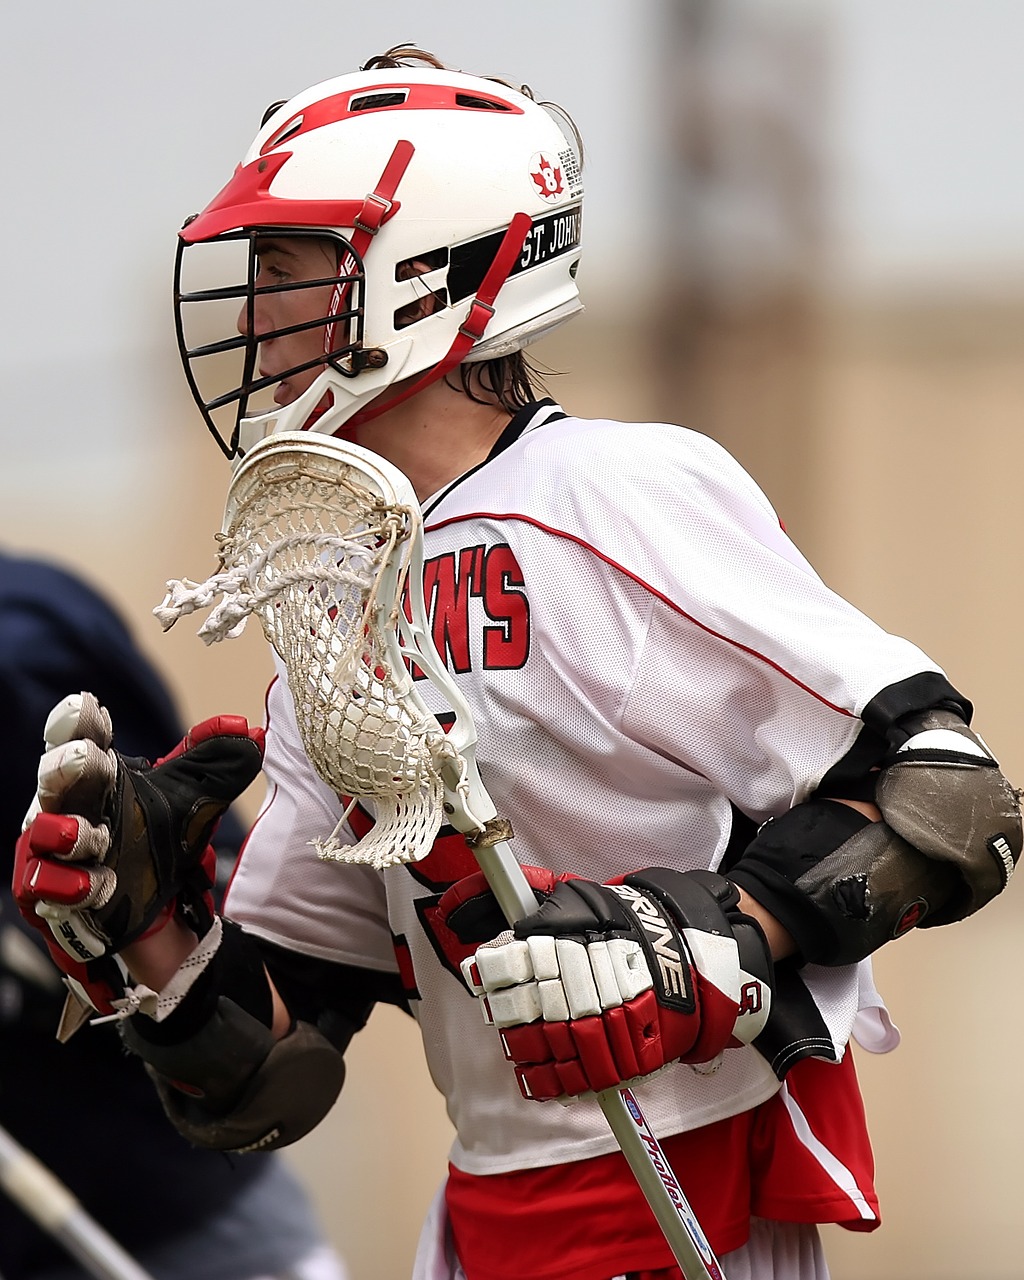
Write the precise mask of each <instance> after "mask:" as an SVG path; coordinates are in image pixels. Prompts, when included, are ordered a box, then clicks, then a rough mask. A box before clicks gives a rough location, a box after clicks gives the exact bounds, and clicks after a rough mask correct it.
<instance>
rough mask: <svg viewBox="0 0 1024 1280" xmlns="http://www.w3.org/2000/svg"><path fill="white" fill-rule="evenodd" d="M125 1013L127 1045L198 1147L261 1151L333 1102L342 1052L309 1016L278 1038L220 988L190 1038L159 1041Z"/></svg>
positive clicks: (291, 1135) (308, 1124) (315, 1119)
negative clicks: (144, 1035)
mask: <svg viewBox="0 0 1024 1280" xmlns="http://www.w3.org/2000/svg"><path fill="white" fill-rule="evenodd" d="M134 1021H135V1019H129V1020H128V1022H127V1023H126V1024H125V1026H124V1027H123V1029H122V1037H123V1039H124V1042H125V1044H126V1046H127V1047H128V1048H129V1049H130V1050H131V1051H132V1052H133V1053H136V1054H138V1055H139V1057H141V1058H142V1059H143V1060H144V1061H145V1064H146V1069H147V1071H148V1072H149V1074H150V1076H151V1077H152V1079H153V1081H154V1082H155V1084H156V1087H157V1092H158V1094H159V1095H160V1100H161V1102H162V1103H163V1106H164V1110H165V1111H166V1112H167V1115H168V1116H169V1118H170V1120H171V1122H172V1123H173V1124H174V1126H175V1128H176V1129H177V1130H178V1132H179V1133H181V1134H182V1136H183V1137H185V1138H187V1139H188V1140H189V1142H192V1143H193V1144H195V1145H196V1146H199V1147H212V1148H214V1149H215V1150H220V1151H238V1152H244V1151H267V1150H272V1149H273V1148H275V1147H284V1146H287V1145H288V1144H289V1143H292V1142H296V1141H297V1140H298V1139H299V1138H301V1137H304V1136H305V1135H306V1134H307V1133H309V1131H310V1130H311V1129H313V1128H315V1127H316V1125H318V1124H319V1123H320V1121H321V1120H322V1119H323V1118H324V1116H325V1115H326V1114H327V1112H328V1111H329V1110H330V1109H331V1107H332V1106H333V1105H334V1103H335V1101H336V1099H337V1097H338V1094H339V1093H340V1092H341V1086H342V1084H343V1083H344V1080H345V1060H344V1057H343V1056H342V1054H341V1053H340V1052H339V1051H338V1050H337V1049H336V1048H335V1047H334V1045H332V1044H331V1042H330V1041H329V1040H328V1039H327V1038H326V1037H325V1036H324V1035H322V1034H321V1033H320V1032H319V1031H318V1030H317V1029H316V1027H314V1026H312V1025H310V1024H309V1023H307V1022H297V1023H296V1024H295V1026H294V1027H293V1028H292V1030H291V1031H290V1032H289V1033H288V1035H287V1036H285V1037H284V1039H283V1040H277V1041H275V1040H274V1038H273V1036H272V1035H271V1033H270V1032H269V1031H268V1029H267V1028H266V1027H265V1026H264V1025H263V1023H261V1022H260V1021H259V1020H258V1019H256V1018H254V1017H252V1015H251V1014H248V1013H246V1012H245V1010H244V1009H240V1008H239V1007H238V1005H237V1004H235V1003H234V1001H232V1000H229V999H228V998H227V997H225V996H222V997H221V998H220V999H219V1001H218V1002H217V1009H216V1012H215V1013H214V1016H213V1017H212V1018H211V1019H210V1020H209V1022H208V1023H207V1024H206V1025H205V1026H204V1027H203V1028H202V1030H201V1031H199V1032H198V1033H197V1034H196V1035H194V1036H192V1037H191V1038H190V1039H188V1040H185V1041H183V1042H181V1043H178V1044H166V1045H158V1044H153V1043H152V1042H151V1041H148V1040H144V1039H142V1038H141V1037H140V1036H138V1035H137V1034H136V1033H134V1031H133V1028H132V1023H133V1022H134Z"/></svg>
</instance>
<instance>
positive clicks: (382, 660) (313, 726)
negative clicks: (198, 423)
mask: <svg viewBox="0 0 1024 1280" xmlns="http://www.w3.org/2000/svg"><path fill="white" fill-rule="evenodd" d="M219 540H220V544H221V545H220V569H219V570H218V571H217V572H216V573H214V574H213V576H212V577H211V578H209V579H208V580H207V581H206V582H205V583H194V582H189V581H188V580H187V579H186V580H181V581H173V582H169V583H168V595H167V597H166V598H165V600H164V602H163V604H162V605H161V606H159V607H158V608H157V609H154V611H153V612H154V613H155V614H156V616H157V617H158V618H159V619H160V620H161V622H162V623H163V625H164V628H165V629H166V628H167V627H169V626H171V625H172V624H173V623H174V622H175V621H176V620H177V619H178V618H179V617H181V616H182V615H184V614H188V613H191V612H193V611H194V610H195V609H201V608H209V609H210V612H209V614H208V615H207V618H206V621H205V622H204V623H203V625H202V627H201V628H200V630H199V635H200V636H201V637H202V638H203V640H205V641H206V643H208V644H209V643H212V642H214V641H216V640H220V639H223V638H225V637H230V636H235V635H238V634H239V633H240V632H241V630H242V629H243V627H244V626H245V623H246V620H247V618H248V617H249V616H250V614H256V615H257V616H258V618H259V620H260V622H261V624H262V626H263V630H264V633H265V635H266V637H267V639H268V640H269V641H270V643H271V644H272V645H273V647H274V648H275V649H276V650H277V653H278V654H279V656H280V657H281V659H282V661H283V662H284V664H285V667H286V669H287V673H288V685H289V688H290V690H291V693H292V697H293V699H294V703H295V713H296V718H297V721H298V727H299V732H300V734H301V736H302V742H303V746H304V748H305V751H306V754H307V755H308V756H309V759H310V761H311V763H312V765H313V767H314V768H315V769H316V771H317V773H318V774H319V775H320V777H321V778H322V779H323V780H324V782H326V783H327V785H328V786H329V787H331V789H332V790H333V791H334V792H335V793H336V794H338V795H342V796H349V797H351V798H352V803H353V804H354V803H355V800H356V799H357V798H360V799H369V800H371V801H372V804H373V809H374V813H375V816H376V823H375V825H374V826H373V828H372V829H371V830H370V831H369V833H368V834H367V835H366V836H364V837H363V839H362V840H360V841H359V842H358V843H357V844H355V845H349V844H346V843H343V841H342V840H341V838H340V829H341V824H340V823H339V826H338V828H336V829H335V831H334V832H333V833H331V834H330V835H329V836H328V837H327V838H326V839H325V840H322V841H319V842H317V850H318V852H319V854H320V856H321V857H322V858H325V859H335V860H338V861H345V862H362V863H368V864H369V865H371V866H374V867H377V868H378V869H384V868H385V867H388V866H391V865H393V864H395V863H398V862H412V861H416V860H418V859H420V858H422V857H424V856H426V854H427V853H429V851H430V848H431V845H432V844H433V841H434V838H435V836H436V835H437V832H438V830H439V828H440V826H441V823H442V821H443V820H447V822H449V823H450V824H451V825H452V826H453V827H454V828H455V829H456V830H458V831H460V832H461V833H462V834H463V835H465V837H466V840H467V843H468V844H469V846H470V848H471V849H472V850H473V853H474V855H475V856H476V859H477V862H478V863H479V865H480V868H481V870H482V871H483V873H484V875H485V877H486V878H487V881H488V884H489V885H490V888H491V890H492V892H493V893H494V895H495V897H496V898H497V900H498V903H499V905H500V907H501V909H502V911H503V912H504V913H505V916H506V918H507V919H508V921H509V923H510V924H511V923H514V922H515V921H516V920H518V919H520V918H522V917H523V916H524V915H527V914H530V913H532V912H533V911H535V910H536V905H537V904H536V899H535V898H534V895H533V890H532V889H531V888H530V886H529V883H528V882H527V879H526V877H525V875H524V874H523V871H522V869H521V868H520V866H519V863H518V862H517V861H516V859H515V857H514V856H513V854H512V851H511V849H510V848H509V845H508V840H509V838H510V837H511V835H512V830H511V826H510V824H509V823H508V822H507V821H506V820H505V819H502V818H499V817H498V815H497V812H496V809H495V807H494V804H493V802H492V801H491V798H490V796H489V795H488V793H487V791H486V790H485V788H484V785H483V782H482V780H481V778H480V773H479V770H478V768H477V764H476V741H477V739H476V729H475V726H474V724H473V718H472V715H471V713H470V710H469V707H468V705H467V704H466V702H465V699H464V698H463V697H462V695H461V694H460V692H459V690H458V688H457V687H456V685H455V684H454V683H453V681H452V679H451V676H450V675H449V673H448V671H447V670H446V668H445V667H444V665H443V663H442V662H441V659H440V657H439V655H438V653H437V650H436V649H435V647H434V643H433V639H432V637H431V633H430V626H429V622H428V620H427V615H426V608H425V605H424V600H423V531H422V521H421V516H420V508H419V504H418V502H417V500H416V495H415V493H414V492H413V489H412V485H411V484H410V482H409V480H408V479H407V478H406V476H405V475H403V473H402V472H401V471H399V470H398V469H397V468H396V467H394V466H392V465H391V464H390V463H388V462H387V461H385V460H384V459H383V458H380V457H378V456H377V455H376V454H373V453H370V452H369V451H368V450H365V449H361V448H359V447H358V446H356V445H352V444H348V443H345V442H342V441H340V440H337V439H335V438H333V437H330V436H319V435H310V434H307V433H304V432H283V433H281V434H279V435H273V436H269V437H268V438H267V439H265V440H263V441H261V442H260V443H259V444H257V445H256V446H255V447H254V448H253V449H252V450H250V451H249V452H248V453H247V454H246V455H245V457H244V459H243V460H242V462H241V463H240V465H239V466H238V469H237V470H236V472H235V474H234V477H233V479H232V482H231V486H230V489H229V491H228V497H227V503H226V506H225V513H224V526H223V531H222V533H221V534H220V535H219ZM218 597H219V599H218ZM403 599H404V608H403ZM413 666H414V667H416V668H419V670H420V671H421V672H422V673H423V675H424V676H425V677H426V678H427V679H428V680H429V681H430V682H431V684H433V685H434V687H435V688H436V689H438V690H439V691H440V692H441V693H442V694H443V695H444V697H445V698H446V700H447V702H448V704H449V706H450V707H451V709H452V711H453V712H454V713H455V721H454V723H453V724H452V726H451V728H450V729H449V731H448V733H445V732H444V730H442V728H441V726H440V724H439V723H438V721H437V719H436V718H435V716H434V715H433V713H432V712H431V711H430V710H429V709H428V708H427V706H426V705H425V703H424V702H423V700H422V699H421V697H420V695H419V694H418V692H417V690H416V687H415V684H414V682H413V678H412V675H411V672H410V668H411V667H413ZM347 812H348V811H346V815H347ZM342 821H344V819H343V820H342ZM597 1098H598V1102H599V1104H600V1106H601V1109H602V1111H603V1112H604V1115H605V1117H606V1118H607V1120H608V1123H609V1125H610V1127H611V1129H612V1132H613V1133H614V1135H615V1138H616V1139H617V1141H618V1143H619V1146H620V1147H621V1148H622V1151H623V1154H624V1155H625V1157H626V1159H627V1161H628V1162H629V1164H630V1167H631V1168H632V1170H633V1173H634V1175H635V1176H636V1179H637V1182H638V1183H639V1185H640V1187H641V1190H642V1191H643V1193H644V1195H645V1196H646V1198H647V1201H648V1203H649V1204H650V1206H651V1208H652V1210H653V1211H654V1214H655V1216H656V1218H657V1220H658V1222H659V1224H660V1226H661V1229H662V1231H663V1232H664V1235H665V1238H666V1240H667V1241H668V1243H669V1245H670V1247H671V1249H672V1252H673V1254H674V1255H675V1258H676V1260H677V1262H678V1264H679V1266H680V1268H681V1270H682V1272H683V1274H684V1276H685V1277H686V1280H708V1278H709V1277H710V1278H712V1280H724V1278H723V1274H722V1270H721V1268H720V1266H719V1264H718V1262H717V1260H716V1259H715V1255H714V1253H713V1252H712V1250H711V1246H710V1245H709V1243H708V1241H707V1239H706V1238H705V1235H704V1232H703V1231H702V1229H701V1227H700V1225H699V1223H698V1222H697V1219H696V1217H695V1216H694V1214H693V1211H692V1210H691V1208H690V1206H689V1204H688V1202H687V1200H686V1197H685V1195H684V1194H683V1191H682V1188H681V1187H680V1186H679V1183H678V1181H677V1180H676V1178H675V1175H674V1174H673V1173H672V1170H671V1167H670V1165H669V1163H668V1160H667V1159H666V1158H665V1155H664V1152H663V1151H662V1149H661V1146H660V1144H659V1143H658V1140H657V1138H656V1137H655V1135H654V1134H653V1132H652V1131H651V1129H650V1127H649V1126H648V1124H647V1121H646V1120H645V1118H644V1116H643V1113H642V1111H641V1109H640V1107H639V1105H638V1103H637V1100H636V1098H635V1096H634V1094H633V1093H632V1091H631V1090H630V1089H629V1088H627V1087H621V1088H612V1089H607V1090H604V1091H603V1092H601V1093H599V1094H597Z"/></svg>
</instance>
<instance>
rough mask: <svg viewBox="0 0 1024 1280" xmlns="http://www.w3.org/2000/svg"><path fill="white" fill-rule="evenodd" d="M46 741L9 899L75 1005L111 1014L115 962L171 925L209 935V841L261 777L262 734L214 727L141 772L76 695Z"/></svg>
mask: <svg viewBox="0 0 1024 1280" xmlns="http://www.w3.org/2000/svg"><path fill="white" fill-rule="evenodd" d="M45 737H46V745H47V747H48V750H47V751H46V752H45V754H44V755H43V756H42V758H41V759H40V762H39V788H38V791H37V792H36V797H35V799H34V801H33V803H32V806H31V807H30V809H29V811H28V814H27V815H26V818H25V824H24V828H23V830H22V834H21V836H20V838H19V840H18V843H17V846H16V850H15V862H14V876H13V882H12V890H13V893H14V896H15V899H16V900H17V903H18V907H19V909H20V911H21V914H22V915H23V916H24V918H25V919H26V920H27V921H28V922H29V923H30V924H31V925H33V926H34V927H35V928H37V929H39V930H40V932H41V933H42V934H43V936H44V937H45V938H46V942H47V946H48V948H49V951H50V954H51V956H52V957H53V959H54V961H55V962H56V964H57V965H58V967H59V968H61V969H62V970H63V971H64V973H65V974H66V975H67V976H68V977H69V978H71V979H73V980H74V981H73V986H74V987H75V989H80V990H78V994H80V995H82V996H83V997H84V998H86V999H88V1000H89V1002H90V1003H91V1004H92V1005H93V1007H94V1008H96V1009H98V1010H99V1011H100V1012H102V1013H109V1012H110V1011H111V1004H110V1002H111V1000H112V999H113V998H114V996H120V995H121V994H122V992H123V988H124V981H123V977H122V975H121V971H120V969H119V967H118V966H117V963H116V962H115V960H114V959H113V956H114V954H115V953H116V952H118V951H120V950H122V949H123V948H124V947H125V946H127V945H128V944H129V943H131V942H135V941H137V940H138V939H140V938H142V937H144V936H146V935H147V934H149V933H153V932H156V930H157V929H159V928H161V927H162V926H163V925H164V924H166V923H167V921H168V920H169V919H170V918H171V916H172V915H174V914H177V915H179V916H180V917H182V918H183V919H184V920H185V921H186V922H187V923H188V924H189V926H190V927H191V928H192V929H194V930H195V932H196V933H197V934H199V935H200V936H202V935H203V934H204V933H205V932H206V931H207V930H208V929H209V927H210V924H211V923H212V921H213V898H212V893H211V890H212V888H213V884H214V875H215V856H214V853H213V850H212V848H211V847H210V837H211V836H212V834H213V831H214V830H215V828H216V826H217V823H218V822H219V820H220V818H221V816H222V814H223V813H224V811H225V810H226V809H227V808H228V806H229V805H230V804H231V803H232V802H233V801H234V800H235V799H237V797H238V796H239V795H241V793H242V792H243V791H244V790H245V788H246V787H247V786H249V784H250V783H251V782H252V781H253V779H254V778H255V777H256V775H257V774H258V773H259V771H260V769H261V768H262V765H263V730H262V729H250V728H249V725H248V723H247V722H246V720H245V719H244V718H243V717H242V716H215V717H213V718H212V719H210V720H204V721H203V722H202V724H198V725H196V726H195V727H194V728H192V729H190V730H189V732H188V733H187V734H186V735H185V737H184V738H183V739H182V741H181V742H180V743H179V744H178V745H177V746H176V747H175V748H174V749H173V751H171V752H170V753H169V754H168V755H166V756H164V757H163V758H162V759H161V760H158V761H157V762H156V763H155V764H150V763H149V762H148V761H146V760H138V759H131V758H128V757H125V756H122V755H120V754H119V753H118V752H117V751H114V750H113V749H112V747H111V743H112V741H113V731H112V727H111V723H110V716H109V715H108V713H107V711H106V709H105V708H103V707H101V706H100V705H99V703H98V702H97V701H96V699H95V698H94V697H93V695H92V694H90V693H83V694H73V695H71V696H70V697H68V698H65V699H64V701H63V702H62V703H60V704H59V705H58V706H57V707H55V708H54V710H53V711H52V712H51V713H50V716H49V718H48V720H47V722H46V729H45Z"/></svg>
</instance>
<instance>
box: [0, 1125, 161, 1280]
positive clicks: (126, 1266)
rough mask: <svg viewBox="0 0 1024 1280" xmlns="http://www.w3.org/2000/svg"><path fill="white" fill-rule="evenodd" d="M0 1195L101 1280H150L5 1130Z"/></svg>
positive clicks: (0, 1138) (0, 1144)
mask: <svg viewBox="0 0 1024 1280" xmlns="http://www.w3.org/2000/svg"><path fill="white" fill-rule="evenodd" d="M0 1189H2V1190H4V1191H5V1192H6V1193H7V1195H8V1196H10V1198H11V1199H12V1200H13V1201H14V1203H15V1204H16V1205H18V1206H19V1208H21V1209H22V1210H24V1212H25V1213H26V1214H27V1215H28V1216H29V1217H30V1218H31V1219H32V1221H33V1222H35V1223H36V1224H37V1225H38V1226H40V1227H41V1228H42V1229H43V1230H44V1231H46V1232H48V1233H49V1234H50V1235H51V1236H53V1238H54V1239H55V1240H57V1241H58V1242H59V1243H60V1244H61V1245H63V1247H64V1248H65V1249H66V1250H67V1252H68V1253H70V1254H71V1256H72V1257H73V1258H75V1259H77V1261H78V1262H80V1263H81V1264H82V1266H83V1267H84V1268H85V1269H86V1271H88V1272H89V1274H90V1275H93V1276H96V1277H97V1280H150V1275H149V1272H148V1271H144V1270H143V1269H142V1267H140V1266H139V1264H138V1263H137V1262H136V1261H135V1260H134V1259H133V1258H131V1257H130V1256H129V1255H128V1254H127V1253H125V1251H124V1250H123V1249H122V1248H121V1246H120V1245H119V1244H118V1243H117V1241H116V1240H115V1239H114V1238H113V1237H112V1236H110V1235H108V1234H107V1232H106V1231H104V1230H103V1228H102V1227H101V1226H100V1224H99V1223H98V1222H97V1221H96V1220H95V1219H94V1218H91V1217H90V1216H89V1214H88V1213H86V1211H85V1210H84V1209H83V1208H82V1206H81V1204H80V1203H79V1202H78V1200H77V1199H76V1198H75V1197H74V1196H73V1195H72V1194H71V1192H70V1191H69V1190H68V1189H67V1187H66V1186H65V1185H64V1184H63V1182H61V1181H60V1180H59V1179H58V1178H56V1177H55V1176H54V1175H53V1174H52V1173H51V1172H50V1170H49V1169H47V1167H46V1166H45V1165H44V1164H42V1163H41V1162H40V1161H39V1160H37V1159H36V1157H35V1156H34V1155H32V1154H31V1153H30V1152H28V1151H26V1150H25V1148H24V1147H22V1146H21V1145H20V1144H19V1143H17V1142H15V1140H14V1139H13V1138H12V1137H11V1135H10V1134H9V1133H8V1132H7V1130H6V1129H4V1128H2V1127H0Z"/></svg>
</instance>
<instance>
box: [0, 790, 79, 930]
mask: <svg viewBox="0 0 1024 1280" xmlns="http://www.w3.org/2000/svg"><path fill="white" fill-rule="evenodd" d="M77 839H78V821H77V820H76V819H75V818H68V817H65V816H64V815H63V814H59V813H41V814H39V816H38V817H37V818H36V819H35V820H34V821H33V823H32V825H31V826H30V827H29V828H28V830H27V831H23V832H22V833H21V835H20V836H19V837H18V842H17V844H16V845H15V846H14V874H13V876H12V877H11V889H12V891H13V893H14V897H15V899H16V900H17V903H18V907H19V908H20V909H21V912H22V915H25V916H26V918H27V917H28V916H34V915H35V912H34V911H33V905H32V904H34V903H36V902H39V901H45V902H56V903H60V905H62V906H67V907H73V906H76V905H77V904H78V903H79V902H81V901H82V899H83V898H84V897H86V895H87V894H88V892H89V888H90V884H91V881H90V879H89V873H88V871H86V870H84V869H83V868H82V867H79V866H76V865H75V864H74V863H72V862H68V863H63V864H62V863H60V862H52V861H50V858H51V857H53V856H54V855H59V854H60V853H62V852H64V853H66V852H67V850H68V849H70V848H71V847H72V845H73V844H74V843H75V841H76V840H77ZM39 855H43V856H39ZM33 922H34V921H33Z"/></svg>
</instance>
